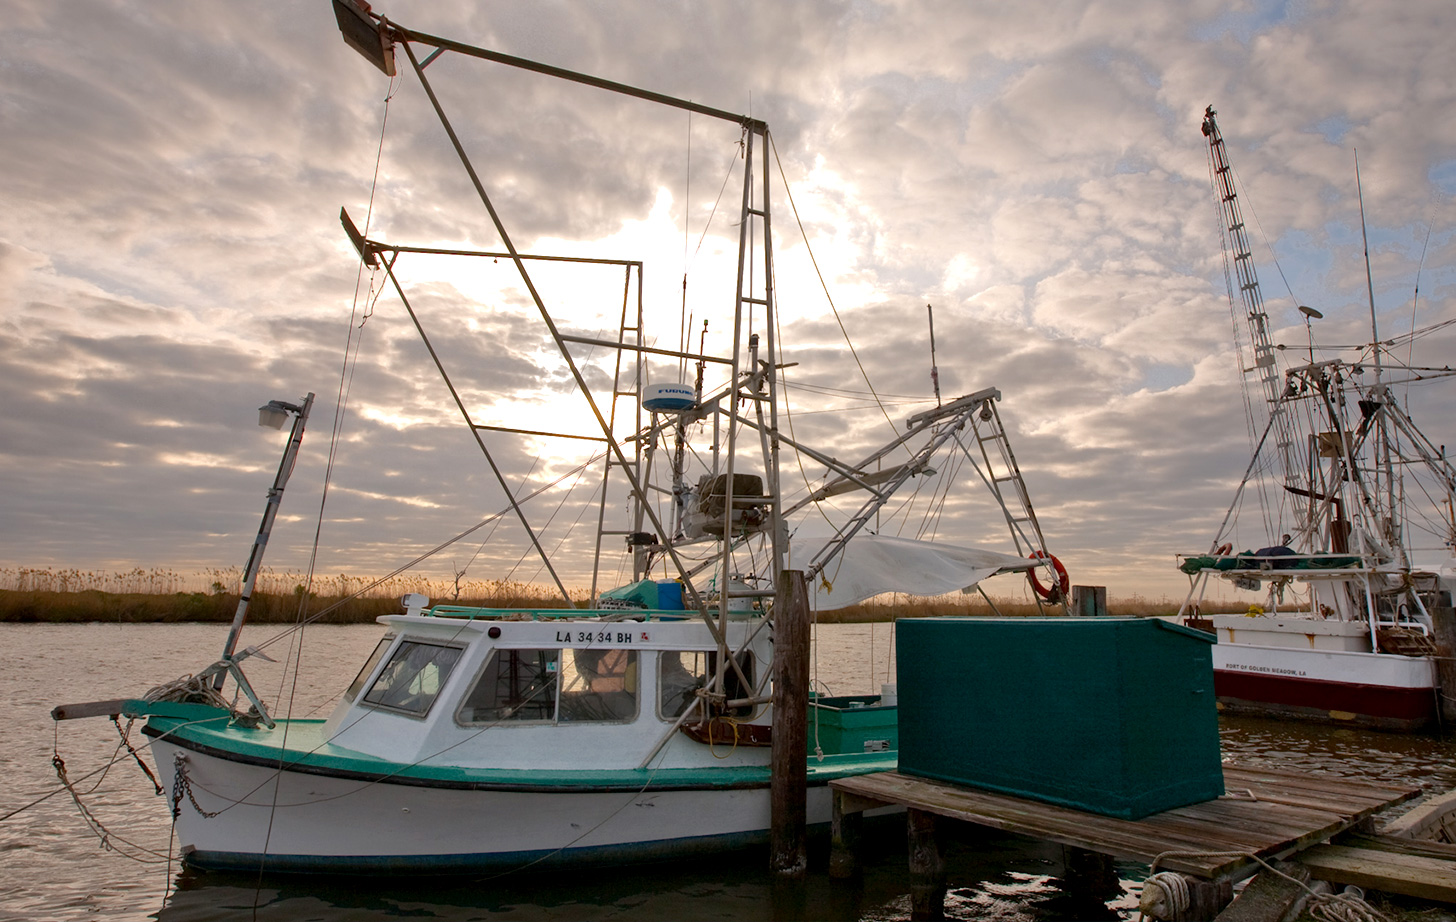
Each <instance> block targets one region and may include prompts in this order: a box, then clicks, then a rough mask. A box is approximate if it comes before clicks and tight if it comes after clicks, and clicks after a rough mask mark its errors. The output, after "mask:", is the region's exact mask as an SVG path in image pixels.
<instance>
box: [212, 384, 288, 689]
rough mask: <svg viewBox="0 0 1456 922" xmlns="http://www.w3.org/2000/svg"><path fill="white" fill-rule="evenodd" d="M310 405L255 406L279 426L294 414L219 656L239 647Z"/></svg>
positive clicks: (216, 684) (266, 421)
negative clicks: (235, 609) (236, 604)
mask: <svg viewBox="0 0 1456 922" xmlns="http://www.w3.org/2000/svg"><path fill="white" fill-rule="evenodd" d="M311 409H313V394H311V393H310V394H309V395H308V396H307V397H305V398H303V403H302V404H294V403H288V402H286V401H283V400H270V401H268V402H267V403H266V404H264V405H263V406H261V407H259V408H258V425H260V426H267V427H269V428H272V429H281V428H282V427H283V422H284V420H286V419H287V418H288V415H289V414H290V413H291V414H293V417H294V418H293V429H292V430H291V431H290V432H289V434H288V444H287V445H286V446H284V449H283V460H281V461H280V462H278V473H277V474H275V475H274V476H273V486H272V487H270V488H269V489H268V504H267V505H266V506H264V507H263V521H262V522H260V523H259V524H258V536H257V537H256V538H254V539H253V549H252V551H251V552H250V553H249V554H248V565H247V566H246V567H245V568H243V586H242V589H241V591H240V592H239V594H238V608H237V611H236V612H235V613H234V614H233V623H232V626H231V627H230V628H228V635H227V641H226V642H225V643H224V644H223V647H222V658H223V660H224V661H230V660H231V659H232V656H233V652H234V651H235V650H236V649H237V647H238V635H239V634H240V633H242V630H243V624H244V622H246V621H247V620H248V604H249V603H250V602H251V601H252V600H253V586H254V585H255V584H256V583H257V582H258V572H259V571H260V570H262V569H263V552H264V551H266V550H267V549H268V538H269V536H271V535H272V534H273V521H274V519H276V518H277V517H278V507H279V506H280V505H281V504H282V503H283V488H284V487H286V486H288V478H289V477H291V476H293V465H294V464H295V463H296V462H297V461H298V449H299V446H300V445H302V444H303V429H304V426H306V425H308V412H309V410H311ZM226 677H227V674H226V673H223V672H220V673H218V674H217V676H216V677H215V678H214V679H213V683H212V684H213V688H216V689H221V688H222V684H223V680H224V679H225V678H226Z"/></svg>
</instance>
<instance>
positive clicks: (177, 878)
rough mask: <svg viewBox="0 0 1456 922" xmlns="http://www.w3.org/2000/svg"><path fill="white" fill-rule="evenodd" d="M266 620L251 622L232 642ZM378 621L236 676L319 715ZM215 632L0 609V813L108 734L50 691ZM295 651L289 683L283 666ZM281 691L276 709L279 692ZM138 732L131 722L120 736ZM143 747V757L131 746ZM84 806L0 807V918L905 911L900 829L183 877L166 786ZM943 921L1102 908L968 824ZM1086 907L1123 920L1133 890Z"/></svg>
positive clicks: (824, 663) (1390, 744) (864, 684)
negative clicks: (323, 871) (765, 842)
mask: <svg viewBox="0 0 1456 922" xmlns="http://www.w3.org/2000/svg"><path fill="white" fill-rule="evenodd" d="M275 633H276V631H275V630H274V629H273V628H271V627H258V628H252V629H250V633H249V635H247V636H245V638H244V644H254V643H260V642H261V641H263V640H266V639H268V638H271V637H273V636H274V635H275ZM379 634H380V631H379V629H378V628H377V627H376V626H374V625H362V626H351V627H336V626H320V627H314V628H310V629H309V630H308V631H307V632H306V633H305V636H304V639H303V643H302V646H301V649H300V648H297V647H295V648H293V649H292V651H290V640H283V641H281V642H280V643H278V644H275V645H274V646H271V647H269V648H268V652H269V654H270V655H272V656H274V657H275V658H276V659H278V660H279V661H280V663H279V664H269V663H264V662H261V661H259V660H257V659H254V660H253V661H252V665H251V666H250V669H249V675H250V677H251V678H252V679H253V684H254V686H255V687H256V688H257V689H258V691H259V693H260V694H261V695H262V696H263V697H264V698H265V699H266V700H268V701H270V702H283V703H282V704H278V705H277V706H276V707H275V710H276V711H278V712H279V713H287V712H288V711H290V710H291V712H292V713H293V715H295V716H310V715H319V714H327V713H328V711H329V709H330V708H331V707H332V705H333V702H334V701H335V700H336V698H337V695H338V693H339V691H340V690H341V689H342V688H343V687H344V686H345V685H346V684H347V683H348V681H349V679H351V678H352V677H353V675H354V673H355V671H356V670H357V669H358V667H359V665H360V663H362V662H363V660H364V658H365V657H366V656H367V655H368V652H369V651H370V649H372V648H373V646H374V643H375V641H376V640H377V639H378V637H379ZM223 637H224V629H223V628H220V627H217V626H204V625H114V624H90V625H11V624H0V728H3V736H0V740H3V746H0V777H4V778H5V779H6V781H7V783H6V784H5V786H4V787H3V789H0V814H4V813H9V812H10V811H11V810H14V809H16V808H17V807H20V806H22V805H24V804H27V803H29V802H31V801H33V800H35V799H37V798H39V797H41V796H43V795H45V794H47V793H50V792H51V791H54V790H55V789H56V788H57V787H58V785H57V783H56V776H55V772H54V769H53V768H52V764H51V757H52V753H53V751H58V752H59V753H60V755H61V757H62V758H63V759H64V760H65V762H66V765H67V768H68V771H69V772H70V775H71V777H72V779H73V780H78V779H80V778H81V777H82V776H83V775H85V774H86V773H87V772H90V771H92V770H94V769H95V768H97V767H99V766H101V765H102V764H104V763H105V762H106V761H107V760H108V759H110V758H111V757H112V755H113V753H114V752H115V751H116V748H117V744H118V742H119V737H118V734H117V732H116V730H115V728H113V727H112V725H111V723H110V722H109V721H107V720H105V719H90V720H78V721H67V722H64V723H60V724H56V723H54V722H53V721H51V719H50V715H49V711H50V709H51V707H53V706H54V705H56V704H59V703H66V702H78V701H91V700H100V699H106V698H116V697H125V696H132V695H138V694H140V693H142V692H144V691H145V690H146V689H147V688H149V687H151V686H152V685H156V684H160V683H162V682H166V681H170V680H172V679H174V678H177V677H178V676H179V675H181V674H183V673H185V672H191V671H196V670H198V669H201V668H202V667H204V666H206V665H207V664H208V663H209V662H211V661H212V659H213V658H214V657H215V656H216V655H217V653H218V651H219V650H220V648H221V645H222V641H223ZM290 652H292V653H293V654H294V655H301V658H302V663H303V666H302V669H300V670H299V672H300V675H299V677H298V680H297V682H296V683H295V682H294V676H293V672H292V670H291V669H288V670H285V668H284V667H283V666H282V662H286V661H288V660H289V657H290ZM815 669H816V673H817V677H818V682H819V683H820V685H821V686H822V687H823V688H825V689H827V690H828V691H830V692H832V693H834V694H863V693H867V692H874V691H878V690H879V686H880V683H882V682H885V681H893V679H894V675H893V652H892V649H891V645H890V630H889V626H888V625H832V626H825V627H822V628H820V629H819V637H818V641H817V644H816V653H815ZM290 699H291V701H292V707H291V709H290V708H289V707H288V706H287V702H288V701H290ZM133 736H134V738H135V741H136V742H138V743H140V742H141V741H142V740H144V737H142V736H141V735H140V733H139V732H137V733H134V734H133ZM1223 745H1224V752H1225V755H1226V756H1228V757H1231V758H1234V759H1237V760H1238V761H1240V762H1244V763H1250V764H1255V765H1263V766H1269V767H1276V768H1295V769H1300V770H1307V771H1316V772H1324V773H1330V774H1337V775H1341V776H1346V777H1366V778H1371V779H1379V780H1388V781H1394V782H1408V783H1410V784H1412V785H1419V786H1421V787H1424V788H1425V789H1426V790H1427V791H1428V792H1430V793H1436V792H1440V791H1446V790H1451V789H1453V788H1456V741H1453V740H1451V739H1437V738H1433V737H1408V736H1398V735H1390V734H1379V733H1369V732H1362V731H1355V730H1343V729H1335V728H1322V727H1312V726H1302V725H1298V724H1286V723H1279V722H1274V721H1256V720H1225V722H1224V725H1223ZM144 757H145V753H144ZM77 786H78V788H79V789H80V790H82V791H83V792H88V791H89V792H90V793H86V794H85V795H84V797H83V800H84V801H85V803H86V805H87V806H88V807H89V808H90V809H91V810H92V811H93V813H94V815H95V816H96V818H97V819H98V820H99V821H100V822H101V823H102V824H103V825H104V826H105V827H106V828H107V829H108V830H110V831H111V832H112V833H113V835H114V838H113V839H112V840H111V846H112V847H111V848H110V849H107V848H103V847H102V846H101V844H100V842H99V839H98V836H97V835H96V834H95V833H93V832H92V831H90V830H89V829H88V827H87V825H86V823H85V821H84V820H83V819H82V818H81V816H80V815H79V814H78V812H77V810H76V807H75V805H74V804H73V803H72V802H71V800H70V798H69V797H67V796H66V795H65V794H60V795H58V796H55V797H52V798H50V799H49V800H46V801H44V802H42V803H40V804H39V805H37V806H34V807H31V808H29V809H27V810H25V811H24V812H22V813H19V814H18V815H16V816H13V817H11V818H10V819H8V820H5V821H3V822H0V920H33V919H47V920H49V919H55V920H70V919H93V918H105V919H108V920H111V919H123V920H125V919H162V920H168V922H182V920H187V922H193V920H196V922H203V920H207V922H215V920H241V919H251V918H258V919H270V920H273V919H276V920H283V919H289V920H294V919H313V920H320V922H343V920H375V919H379V920H383V919H398V918H402V917H408V918H420V919H431V920H467V919H472V920H474V919H480V920H499V919H519V920H537V919H539V920H557V919H633V920H654V919H733V920H753V919H800V918H808V919H847V920H852V919H864V920H881V919H884V920H892V919H906V918H908V917H909V909H910V904H909V892H908V888H907V884H906V878H905V855H904V845H903V832H902V831H901V830H899V829H896V828H895V827H894V826H889V827H887V828H885V829H884V830H883V833H882V834H878V835H872V836H870V837H869V838H870V839H871V841H872V846H873V847H872V849H871V853H870V854H869V855H868V856H867V857H868V861H867V866H866V872H865V874H864V879H863V881H862V882H861V883H859V884H856V885H852V886H851V885H846V884H842V883H838V882H835V883H831V882H830V881H829V880H828V877H827V875H826V874H825V872H824V866H825V863H826V855H825V854H824V852H825V847H824V846H823V844H822V843H821V844H820V846H819V847H818V848H817V849H816V851H815V852H813V853H812V854H811V858H812V859H813V866H812V867H813V870H812V872H811V874H810V879H809V880H808V881H807V882H805V883H804V884H803V885H798V886H783V885H780V886H774V885H773V884H772V883H771V882H770V881H769V880H768V879H767V875H766V874H765V873H764V871H763V867H764V864H765V863H766V859H765V857H764V855H763V854H762V853H761V852H754V853H749V854H741V855H730V856H726V857H725V858H723V859H722V860H721V861H716V862H714V863H712V864H711V865H697V866H692V867H684V866H654V867H648V868H640V867H639V868H627V869H615V870H606V871H596V872H590V873H587V872H569V873H563V872H556V873H552V874H550V875H549V876H545V877H542V876H534V877H532V876H523V875H514V876H506V877H500V878H495V879H489V880H485V879H474V880H469V881H460V880H452V881H444V882H441V881H424V882H414V883H411V882H402V881H386V882H361V881H353V880H350V881H334V882H329V881H324V882H318V881H298V880H291V879H284V878H270V879H265V880H262V881H259V880H257V879H256V878H253V877H249V876H236V875H217V874H194V873H190V872H183V871H181V870H180V869H179V868H178V866H177V865H176V863H175V862H169V861H168V859H167V856H168V854H169V852H170V847H171V842H170V825H169V822H168V820H169V815H168V804H167V802H166V799H165V798H162V797H157V796H155V795H154V794H153V790H152V787H151V784H150V783H149V782H148V781H147V779H146V777H145V776H144V775H143V774H142V772H141V770H140V769H139V768H138V767H137V765H136V763H135V762H132V761H130V760H128V761H125V762H121V763H118V764H117V765H116V766H114V767H113V768H112V769H111V770H110V771H109V772H108V773H106V774H105V775H104V776H101V775H98V776H95V777H92V778H90V779H87V780H84V781H79V780H78V785H77ZM948 852H949V856H948V870H949V881H950V886H951V895H950V897H949V899H948V900H947V910H948V912H949V913H950V915H951V916H952V917H957V918H977V919H991V920H1004V922H1021V920H1026V922H1040V920H1051V919H1063V918H1089V917H1095V916H1097V915H1098V911H1099V907H1086V906H1076V905H1074V904H1071V903H1069V902H1068V897H1067V896H1066V895H1065V894H1064V893H1063V891H1062V889H1061V887H1060V882H1059V881H1058V879H1057V875H1058V874H1060V873H1061V853H1060V849H1059V848H1058V847H1056V846H1049V845H1045V844H1041V843H1036V842H1032V841H1029V840H1024V839H1019V838H1015V837H1009V836H1002V835H998V834H992V833H988V832H978V831H976V830H971V829H967V830H965V831H964V832H963V833H962V834H960V837H959V838H958V839H956V840H955V841H954V842H953V843H952V844H951V847H950V848H949V849H948ZM1124 872H1125V873H1124V876H1125V877H1126V878H1127V881H1126V884H1125V889H1126V890H1127V893H1125V896H1124V899H1122V900H1120V901H1118V902H1116V903H1114V904H1113V906H1112V909H1111V910H1104V911H1102V912H1101V916H1102V917H1103V918H1119V917H1121V918H1132V917H1133V916H1135V914H1136V913H1135V909H1134V907H1135V898H1134V897H1132V896H1131V895H1130V894H1131V885H1132V884H1133V883H1134V882H1135V880H1136V879H1137V877H1138V874H1139V873H1140V870H1139V869H1138V868H1136V867H1128V868H1125V869H1124Z"/></svg>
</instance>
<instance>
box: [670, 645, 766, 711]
mask: <svg viewBox="0 0 1456 922" xmlns="http://www.w3.org/2000/svg"><path fill="white" fill-rule="evenodd" d="M657 662H658V666H657V712H658V714H659V715H661V717H662V718H663V719H664V720H676V719H677V718H678V717H680V716H682V713H683V711H685V710H687V709H688V707H689V706H691V705H692V703H693V701H694V700H696V698H697V693H698V689H700V688H705V687H707V685H708V682H710V681H711V680H712V678H713V674H714V673H715V672H716V671H717V669H718V654H717V653H715V652H710V651H707V650H676V651H668V652H666V653H661V654H659V655H658V661H657ZM738 665H739V668H741V669H742V670H743V674H744V675H746V676H747V677H748V680H749V681H750V682H752V681H753V654H752V653H747V652H745V653H743V654H742V655H741V656H739V657H738ZM724 685H725V690H726V691H727V694H728V698H729V699H730V700H731V699H734V698H747V697H749V696H750V695H752V694H753V689H752V688H748V689H745V688H744V687H743V683H742V682H741V681H739V679H738V674H737V673H735V672H734V671H733V670H732V669H731V668H730V669H729V670H728V672H727V674H726V675H725V676H724ZM752 712H753V708H751V707H737V708H733V709H732V710H730V711H729V712H728V714H729V716H731V717H742V716H747V715H748V714H751V713H752Z"/></svg>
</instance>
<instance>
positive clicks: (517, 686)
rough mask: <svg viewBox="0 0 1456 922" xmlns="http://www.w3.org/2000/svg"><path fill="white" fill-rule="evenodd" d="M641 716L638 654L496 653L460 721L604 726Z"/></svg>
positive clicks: (590, 651)
mask: <svg viewBox="0 0 1456 922" xmlns="http://www.w3.org/2000/svg"><path fill="white" fill-rule="evenodd" d="M636 716H637V653H636V651H634V650H621V649H610V648H608V649H594V648H589V649H580V650H576V649H569V650H557V649H549V650H506V649H497V650H495V652H494V653H492V654H491V658H490V660H489V661H488V662H487V663H486V664H485V669H483V670H482V671H481V673H480V678H479V679H477V680H476V682H475V687H474V688H472V689H471V690H470V694H469V695H467V696H466V697H465V701H464V703H463V704H462V705H461V706H460V713H459V715H458V718H457V719H458V720H459V721H460V723H462V724H481V723H497V722H505V721H537V722H556V723H583V722H596V723H601V722H612V721H626V720H631V719H632V718H634V717H636Z"/></svg>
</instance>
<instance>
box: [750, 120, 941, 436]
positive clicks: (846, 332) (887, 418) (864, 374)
mask: <svg viewBox="0 0 1456 922" xmlns="http://www.w3.org/2000/svg"><path fill="white" fill-rule="evenodd" d="M765 135H767V132H765ZM767 136H768V144H769V149H770V150H771V151H773V157H774V163H776V164H778V167H779V178H780V179H781V180H782V181H783V184H784V195H785V196H787V197H788V199H789V209H790V210H791V211H793V213H794V222H795V223H796V224H798V226H799V236H801V237H802V238H803V240H804V252H806V253H808V254H809V262H810V263H812V264H813V266H814V274H815V275H817V276H818V277H819V286H820V287H821V288H823V289H824V299H825V300H826V301H827V302H828V303H829V310H830V311H831V312H832V313H833V314H834V322H835V323H837V324H839V332H840V333H841V334H843V335H844V342H845V344H846V345H848V346H849V354H850V355H852V356H854V364H855V365H856V366H857V367H858V368H859V373H860V376H861V377H863V378H864V381H865V386H866V387H868V388H869V389H870V393H871V394H873V395H874V397H875V403H876V404H880V414H881V415H882V416H884V417H885V422H886V423H888V424H889V426H890V429H891V431H893V432H895V434H896V435H897V436H898V435H899V432H898V431H897V430H896V429H895V422H894V420H892V419H890V414H889V413H888V412H886V410H885V407H884V405H883V404H881V403H880V398H879V395H878V394H876V393H875V385H874V382H872V381H871V380H870V374H869V372H868V371H866V370H865V367H864V363H863V362H861V361H860V358H859V351H858V350H857V349H855V348H854V341H853V340H852V339H850V337H849V330H847V329H845V326H844V319H843V318H842V317H840V316H839V308H838V307H836V306H835V305H834V296H833V295H831V294H830V293H829V283H828V282H827V281H825V279H824V272H823V271H822V270H821V269H820V268H819V260H818V259H816V258H815V256H814V247H813V245H812V244H810V242H809V234H808V232H807V231H806V230H804V221H803V219H802V218H800V217H799V206H798V205H797V204H795V202H794V193H793V190H791V189H790V188H789V177H788V175H787V174H786V173H785V172H784V162H783V160H781V159H780V158H779V147H778V145H777V144H775V143H774V139H773V137H772V136H771V135H767ZM901 447H902V448H904V449H905V451H906V452H907V453H908V454H910V456H911V457H914V452H911V451H910V448H909V446H905V445H902V446H901Z"/></svg>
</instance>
